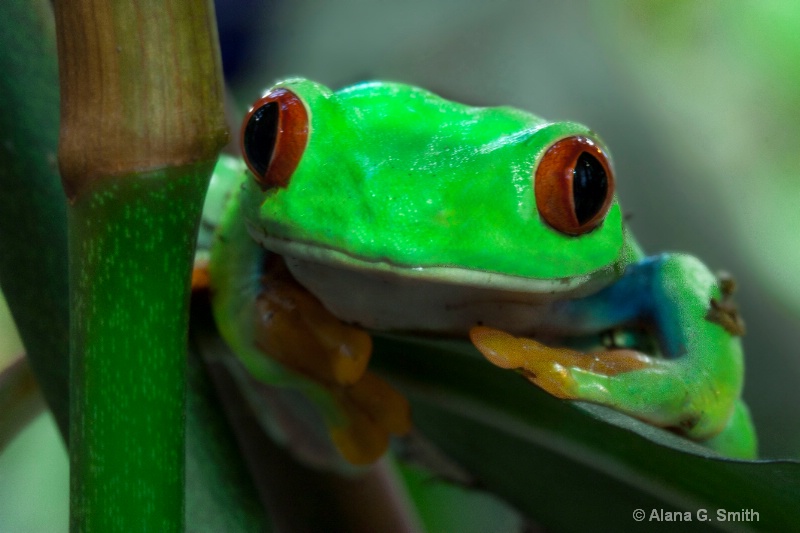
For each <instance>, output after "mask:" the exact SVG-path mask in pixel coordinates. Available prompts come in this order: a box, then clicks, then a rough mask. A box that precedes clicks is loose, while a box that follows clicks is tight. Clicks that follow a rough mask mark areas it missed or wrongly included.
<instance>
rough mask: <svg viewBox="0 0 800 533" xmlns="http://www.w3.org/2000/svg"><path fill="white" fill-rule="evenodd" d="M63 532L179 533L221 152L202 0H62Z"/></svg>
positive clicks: (215, 58)
mask: <svg viewBox="0 0 800 533" xmlns="http://www.w3.org/2000/svg"><path fill="white" fill-rule="evenodd" d="M55 8H56V30H57V37H58V52H59V68H60V82H61V135H60V140H59V167H60V170H61V177H62V182H63V185H64V190H65V192H66V194H67V197H68V198H69V200H70V206H69V208H68V219H69V255H70V259H69V268H70V305H71V312H72V317H71V327H70V337H71V340H70V388H71V399H70V527H71V530H72V531H103V532H106V531H125V532H128V531H182V530H183V528H184V501H185V499H184V472H185V466H184V463H185V457H184V454H185V445H184V444H185V443H184V440H185V425H184V422H185V405H186V345H187V344H186V343H187V326H188V298H189V278H190V272H191V267H192V261H193V256H194V244H195V238H196V232H197V226H198V223H199V219H200V211H201V208H202V203H203V198H204V195H205V190H206V187H207V184H208V178H209V176H210V173H211V171H212V169H213V164H214V162H215V161H216V158H217V154H218V153H219V150H220V149H221V148H222V146H224V144H225V142H226V140H227V129H226V127H225V122H224V116H223V86H222V77H221V68H220V59H219V50H218V44H217V35H216V25H215V19H214V10H213V6H212V4H211V2H209V1H208V0H192V1H187V0H167V1H160V0H159V1H157V0H141V1H138V2H123V1H121V0H120V1H111V0H105V1H104V0H74V1H71V2H67V1H66V0H60V1H57V2H56V3H55Z"/></svg>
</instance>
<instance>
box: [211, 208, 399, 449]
mask: <svg viewBox="0 0 800 533" xmlns="http://www.w3.org/2000/svg"><path fill="white" fill-rule="evenodd" d="M236 194H238V192H237V193H234V196H233V198H232V200H230V201H231V202H232V205H233V208H232V209H230V210H228V211H226V213H225V214H224V216H223V223H222V225H221V226H220V227H219V228H218V229H217V234H216V236H215V238H214V240H213V244H212V246H211V254H210V261H209V262H208V266H207V268H208V272H207V274H206V275H203V274H204V273H203V272H202V268H196V272H195V279H196V282H197V283H198V284H202V283H203V281H204V280H207V281H208V282H209V289H210V291H211V295H212V298H211V300H212V307H213V311H214V316H215V318H216V322H217V325H218V327H219V330H220V333H221V335H222V337H223V338H224V339H225V341H226V343H227V344H228V345H229V346H230V347H231V349H232V351H233V352H234V353H235V354H236V356H237V358H238V359H239V361H240V362H241V363H242V364H243V365H244V366H245V368H246V369H247V371H248V372H249V374H250V375H251V376H252V377H253V378H255V379H256V380H257V381H258V382H261V383H264V384H267V385H271V386H275V387H280V388H288V389H294V390H296V391H300V392H301V393H303V394H304V395H305V397H306V398H308V399H309V400H310V401H311V405H314V406H315V408H316V409H317V410H318V411H319V413H320V414H321V415H322V419H324V421H325V424H326V425H327V427H328V430H329V433H330V436H331V439H332V440H333V443H334V444H335V445H336V448H337V449H338V450H339V451H340V452H341V455H342V456H343V457H344V458H345V459H347V461H349V462H350V463H352V464H368V463H371V462H374V461H375V460H376V459H378V458H379V457H380V456H381V455H382V454H383V453H384V452H385V451H386V449H387V448H388V445H389V438H390V435H392V434H403V433H405V432H407V431H408V430H409V429H410V426H411V421H410V410H409V406H408V402H407V400H406V399H405V397H403V396H402V395H401V394H400V393H398V392H397V391H396V390H395V389H394V388H392V387H391V385H389V383H387V382H386V381H384V380H383V379H381V378H379V377H378V376H376V375H375V374H373V373H371V372H369V371H367V366H368V363H369V359H370V356H371V352H372V339H371V337H370V336H369V334H368V333H366V332H364V331H362V330H360V329H359V328H356V327H353V326H349V325H346V324H344V323H343V322H341V321H340V320H339V319H337V318H336V317H335V316H333V315H332V314H331V313H330V312H329V311H328V310H327V309H325V307H324V306H323V305H322V304H321V303H320V302H319V300H317V299H316V298H315V297H314V296H312V295H311V294H310V293H309V292H308V291H307V290H306V289H304V288H303V287H302V286H300V284H298V283H297V282H296V281H295V280H294V278H293V277H292V276H291V274H290V273H289V271H288V269H287V268H286V265H285V263H284V261H283V259H282V258H281V257H280V256H278V255H275V254H273V253H271V252H268V251H266V250H264V249H263V248H261V247H260V246H259V245H258V244H257V243H256V242H255V241H253V240H252V239H251V238H250V236H249V234H248V233H247V228H246V226H245V223H244V220H243V219H242V217H241V212H240V210H239V209H238V205H237V203H238V197H237V196H236ZM196 265H198V263H196ZM267 429H269V428H267Z"/></svg>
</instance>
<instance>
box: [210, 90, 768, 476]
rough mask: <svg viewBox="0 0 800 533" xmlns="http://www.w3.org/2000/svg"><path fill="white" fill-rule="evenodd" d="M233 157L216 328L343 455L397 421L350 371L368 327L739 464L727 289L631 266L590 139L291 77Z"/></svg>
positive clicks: (216, 242) (384, 400) (744, 435)
mask: <svg viewBox="0 0 800 533" xmlns="http://www.w3.org/2000/svg"><path fill="white" fill-rule="evenodd" d="M242 151H243V154H244V163H242V162H238V161H234V160H231V159H229V158H226V159H223V160H222V161H221V162H220V164H219V165H218V167H217V172H216V174H215V178H214V181H213V182H212V186H211V192H210V194H209V200H208V201H207V204H206V213H205V215H204V216H205V217H206V221H207V222H209V223H211V224H213V225H217V226H218V227H217V229H216V234H215V236H214V238H213V239H212V240H211V241H209V242H210V244H208V246H210V260H209V262H208V268H207V274H208V279H209V284H210V288H211V295H212V306H213V310H214V315H215V318H216V320H217V323H218V326H219V329H220V332H221V334H222V336H223V338H224V339H225V340H226V341H227V343H228V344H229V345H230V347H231V348H232V350H233V351H234V352H235V353H236V354H237V355H238V357H239V359H240V360H241V362H242V363H244V366H245V367H246V368H247V370H248V371H249V372H250V373H251V374H252V376H254V377H255V378H256V379H257V380H260V381H262V382H265V383H272V384H278V385H284V386H289V387H295V388H297V389H300V390H302V391H303V392H304V393H305V394H307V395H310V396H311V397H312V398H316V399H317V402H318V405H319V406H320V408H321V410H322V412H323V416H324V419H325V421H326V424H327V426H328V428H329V430H330V433H331V436H332V438H333V441H334V443H335V444H336V446H337V448H338V449H339V450H340V451H341V453H342V454H343V455H344V457H345V458H347V459H348V460H349V461H351V462H353V463H368V462H371V461H373V460H375V459H376V458H377V457H379V456H380V455H381V454H382V453H383V451H384V450H385V449H386V447H387V445H388V442H389V437H390V435H391V434H402V433H404V432H405V431H407V430H408V429H409V427H410V424H411V422H410V415H409V409H408V404H407V402H406V400H405V398H404V397H403V396H402V395H401V394H399V393H398V392H397V391H395V389H393V388H392V387H391V386H390V385H389V384H388V383H387V382H385V381H384V380H382V379H381V378H379V377H377V376H375V375H374V374H373V373H371V372H369V371H368V365H367V363H368V361H369V358H370V352H371V337H370V333H369V332H370V331H388V332H399V333H411V334H425V335H434V336H450V337H452V336H460V337H463V338H464V339H467V338H468V339H469V340H471V342H472V343H473V344H474V345H475V347H477V349H478V350H479V351H480V352H481V353H482V354H483V355H484V356H485V357H486V359H487V360H488V361H490V362H491V363H494V364H495V365H498V366H500V367H503V368H508V369H513V370H515V371H517V372H519V373H521V374H522V375H523V376H525V377H526V378H528V379H529V380H530V381H531V382H533V383H534V384H536V385H538V386H539V387H541V388H542V389H544V390H545V391H547V392H549V393H551V394H553V395H555V396H557V397H559V398H566V399H576V400H583V401H588V402H594V403H598V404H602V405H606V406H610V407H613V408H615V409H617V410H619V411H622V412H624V413H627V414H629V415H631V416H634V417H636V418H639V419H641V420H643V421H646V422H648V423H650V424H653V425H656V426H659V427H663V428H668V429H670V430H672V431H675V432H678V433H680V434H682V435H684V436H686V437H688V438H690V439H693V440H696V441H699V442H702V443H704V444H706V445H707V446H708V447H710V448H712V449H715V450H717V451H719V452H720V453H721V454H724V455H728V456H733V457H753V456H754V455H755V449H756V440H755V433H754V430H753V426H752V424H751V421H750V417H749V415H748V411H747V408H746V406H745V405H744V403H743V402H742V400H741V399H740V394H741V391H742V386H743V359H742V348H741V344H740V340H739V336H740V334H741V333H742V324H741V321H740V319H739V317H738V314H737V312H736V308H735V306H734V305H733V304H732V302H731V300H730V298H729V297H730V293H731V292H732V283H731V282H730V281H728V280H727V279H718V278H717V277H716V276H715V275H713V274H712V273H711V272H710V271H709V270H708V268H706V267H705V266H704V265H703V264H702V263H701V262H700V261H698V260H697V259H695V258H694V257H691V256H688V255H681V254H674V253H666V254H661V255H655V256H647V257H646V256H644V254H643V253H642V251H641V250H640V248H639V246H638V245H637V244H636V242H635V240H634V239H633V237H632V236H631V234H630V233H629V232H628V230H627V229H626V227H625V225H624V223H623V217H622V214H621V211H620V206H619V204H618V201H617V198H616V195H615V190H614V185H615V177H614V173H613V169H612V165H611V161H610V157H609V154H608V150H607V148H606V147H605V145H604V144H603V142H602V141H601V140H600V139H599V138H598V137H597V136H596V135H595V134H594V133H593V132H592V131H591V130H589V129H587V128H586V127H584V126H582V125H580V124H577V123H574V122H548V121H545V120H543V119H541V118H539V117H536V116H534V115H531V114H529V113H527V112H524V111H520V110H517V109H513V108H510V107H470V106H467V105H463V104H459V103H454V102H450V101H447V100H445V99H442V98H440V97H438V96H436V95H434V94H432V93H430V92H428V91H425V90H423V89H420V88H416V87H412V86H409V85H404V84H399V83H384V82H372V83H362V84H358V85H354V86H352V87H347V88H344V89H342V90H339V91H335V92H333V91H331V90H330V89H328V88H326V87H324V86H322V85H320V84H318V83H315V82H312V81H309V80H305V79H289V80H286V81H283V82H281V83H278V84H277V85H275V86H273V87H272V88H271V89H269V90H268V91H267V92H266V94H265V95H264V96H263V97H262V98H261V99H260V100H258V101H257V102H256V103H255V104H254V106H253V107H252V109H251V110H250V112H249V113H248V114H247V116H246V118H245V121H244V125H243V127H242ZM245 164H246V166H247V170H245ZM201 245H202V243H201Z"/></svg>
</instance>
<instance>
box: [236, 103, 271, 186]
mask: <svg viewBox="0 0 800 533" xmlns="http://www.w3.org/2000/svg"><path fill="white" fill-rule="evenodd" d="M279 113H280V111H279V109H278V103H277V102H268V103H266V104H264V105H262V106H261V107H259V108H258V109H256V110H255V111H254V112H253V114H252V115H250V120H248V121H247V127H246V128H245V129H244V151H245V157H247V160H248V161H250V166H252V167H253V169H255V170H256V171H257V172H258V174H259V175H260V176H263V175H264V174H266V172H267V169H268V168H269V163H270V161H271V160H272V152H273V151H274V150H275V141H276V140H277V138H278V116H279Z"/></svg>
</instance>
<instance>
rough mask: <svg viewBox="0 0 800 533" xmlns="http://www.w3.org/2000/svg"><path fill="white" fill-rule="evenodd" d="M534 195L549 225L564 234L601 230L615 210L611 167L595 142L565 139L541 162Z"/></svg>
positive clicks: (581, 137) (548, 152)
mask: <svg viewBox="0 0 800 533" xmlns="http://www.w3.org/2000/svg"><path fill="white" fill-rule="evenodd" d="M534 192H535V194H536V207H537V209H538V210H539V215H540V216H541V217H542V218H543V219H544V220H545V222H547V223H548V224H550V225H551V226H552V227H553V228H555V229H556V230H558V231H560V232H562V233H566V234H568V235H581V234H583V233H586V232H588V231H591V230H593V229H594V228H596V227H597V226H599V225H600V223H601V222H603V219H604V218H605V216H606V213H608V209H609V207H611V200H612V198H613V196H614V176H613V174H612V173H611V165H610V164H609V163H608V159H606V156H605V154H604V153H603V151H602V150H601V149H600V147H598V146H597V144H595V142H594V141H592V140H591V139H589V138H587V137H583V136H574V137H567V138H565V139H561V140H560V141H558V142H556V143H555V144H554V145H553V146H551V147H550V148H549V149H548V150H547V152H545V154H544V156H543V157H542V160H541V161H539V165H538V166H537V167H536V175H535V178H534Z"/></svg>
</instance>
